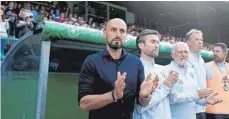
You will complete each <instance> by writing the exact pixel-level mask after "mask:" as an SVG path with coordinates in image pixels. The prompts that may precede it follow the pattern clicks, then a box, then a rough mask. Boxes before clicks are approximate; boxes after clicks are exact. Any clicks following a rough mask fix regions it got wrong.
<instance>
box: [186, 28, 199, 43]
mask: <svg viewBox="0 0 229 119" xmlns="http://www.w3.org/2000/svg"><path fill="white" fill-rule="evenodd" d="M193 33H199V34H200V35H201V36H203V32H202V31H201V30H197V29H191V30H190V31H189V32H188V33H187V34H186V35H185V41H187V40H189V38H190V36H191V35H192V34H193Z"/></svg>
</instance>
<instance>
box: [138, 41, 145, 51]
mask: <svg viewBox="0 0 229 119" xmlns="http://www.w3.org/2000/svg"><path fill="white" fill-rule="evenodd" d="M138 47H139V49H140V50H142V49H143V47H144V43H141V42H140V43H138Z"/></svg>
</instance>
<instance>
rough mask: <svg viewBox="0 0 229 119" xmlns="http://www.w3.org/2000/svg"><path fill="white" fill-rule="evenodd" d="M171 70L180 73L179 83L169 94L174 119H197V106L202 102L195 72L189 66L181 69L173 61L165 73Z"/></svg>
mask: <svg viewBox="0 0 229 119" xmlns="http://www.w3.org/2000/svg"><path fill="white" fill-rule="evenodd" d="M171 70H173V71H176V72H178V73H179V77H178V81H177V83H175V84H174V85H173V87H172V89H171V93H170V94H169V102H170V110H171V114H172V119H196V112H195V105H196V103H198V101H200V100H199V96H198V93H197V91H196V90H197V89H198V88H199V86H198V84H197V78H196V73H195V70H194V69H193V68H192V67H190V66H189V65H185V67H184V68H181V67H179V65H178V64H176V63H175V62H173V61H172V62H171V63H170V64H169V65H167V66H165V68H164V70H163V71H164V72H165V73H168V72H169V71H171ZM164 75H165V76H167V75H168V74H164Z"/></svg>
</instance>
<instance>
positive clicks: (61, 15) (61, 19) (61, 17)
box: [57, 13, 65, 23]
mask: <svg viewBox="0 0 229 119" xmlns="http://www.w3.org/2000/svg"><path fill="white" fill-rule="evenodd" d="M64 20H65V18H64V13H61V14H60V18H58V19H57V22H60V23H62V22H64Z"/></svg>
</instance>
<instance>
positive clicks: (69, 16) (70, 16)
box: [67, 13, 75, 22]
mask: <svg viewBox="0 0 229 119" xmlns="http://www.w3.org/2000/svg"><path fill="white" fill-rule="evenodd" d="M67 20H68V21H69V20H73V16H72V13H69V15H68V19H67ZM73 21H74V20H73ZM74 22H75V21H74Z"/></svg>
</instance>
